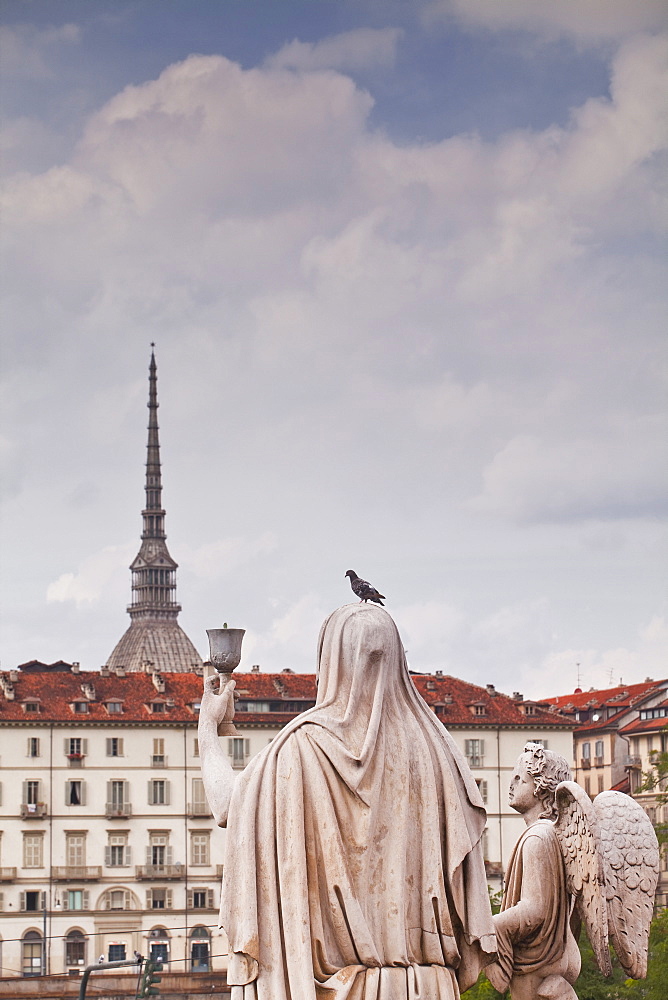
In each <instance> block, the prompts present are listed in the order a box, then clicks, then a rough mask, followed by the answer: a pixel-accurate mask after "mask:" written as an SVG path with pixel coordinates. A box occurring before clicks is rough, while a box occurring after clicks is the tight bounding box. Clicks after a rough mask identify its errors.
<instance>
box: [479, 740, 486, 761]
mask: <svg viewBox="0 0 668 1000" xmlns="http://www.w3.org/2000/svg"><path fill="white" fill-rule="evenodd" d="M479 745H480V756H481V757H484V756H485V741H484V740H480V744H479Z"/></svg>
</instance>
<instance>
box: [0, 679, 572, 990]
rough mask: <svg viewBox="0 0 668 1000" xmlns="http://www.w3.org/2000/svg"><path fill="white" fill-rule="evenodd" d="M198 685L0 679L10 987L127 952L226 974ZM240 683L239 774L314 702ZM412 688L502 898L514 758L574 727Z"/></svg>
mask: <svg viewBox="0 0 668 1000" xmlns="http://www.w3.org/2000/svg"><path fill="white" fill-rule="evenodd" d="M205 669H206V668H205ZM203 673H204V670H200V671H198V672H189V673H186V672H182V671H175V672H168V671H165V672H164V673H160V672H159V671H156V670H155V669H153V668H149V667H147V668H146V669H145V671H144V672H142V673H139V672H132V673H129V672H126V671H124V670H123V669H122V668H116V669H114V670H110V669H109V668H103V669H102V670H101V671H99V672H98V671H95V672H93V671H90V672H89V671H81V670H80V669H79V668H78V665H76V664H66V663H63V662H59V663H56V664H53V665H51V666H47V665H45V664H40V663H35V662H32V663H27V664H24V665H23V666H22V667H21V668H19V669H17V670H15V671H10V672H6V673H3V674H1V675H0V678H1V680H0V687H1V694H0V790H1V793H2V806H1V812H2V818H3V823H2V830H3V832H2V838H1V839H0V852H1V853H0V881H1V885H0V893H1V896H0V905H1V909H0V935H1V939H2V943H1V945H0V947H1V948H2V959H1V964H2V967H3V974H4V975H12V976H17V975H23V976H32V975H40V974H42V973H44V972H47V971H48V972H49V973H67V972H72V971H74V972H76V970H77V969H80V968H82V967H83V966H85V965H86V964H88V963H90V962H93V961H96V960H97V959H98V958H99V957H100V956H104V958H105V959H106V960H114V959H120V958H131V957H132V954H133V952H134V951H138V952H140V953H141V954H143V955H152V956H153V957H156V958H160V959H162V960H163V962H164V963H165V964H166V965H167V967H168V968H169V969H170V970H173V971H189V972H194V973H196V972H198V971H201V972H207V971H209V970H222V969H224V968H225V966H226V953H227V943H226V940H225V936H224V934H223V932H222V931H220V930H219V929H218V926H217V924H218V906H219V903H220V877H221V873H222V862H223V857H224V845H225V831H224V830H220V829H218V828H217V827H216V825H215V824H214V821H213V819H212V817H211V814H210V811H209V808H208V804H207V802H206V799H205V796H204V791H203V785H202V780H201V775H200V768H199V756H198V746H197V716H198V710H199V703H200V698H201V692H202V682H203V677H202V674H203ZM235 677H236V682H237V697H238V700H237V712H236V725H237V728H238V730H239V736H238V737H236V738H226V739H225V740H224V745H226V750H227V754H228V757H229V760H230V763H231V765H232V767H233V768H235V769H238V770H241V769H243V768H244V767H245V766H246V765H247V763H248V762H249V760H251V759H252V758H253V757H254V756H255V755H256V754H257V753H259V752H261V750H262V749H263V748H264V747H265V746H267V744H268V743H269V742H271V740H272V739H273V738H274V736H275V735H276V733H278V732H279V731H280V729H281V728H282V726H284V725H285V723H286V722H288V721H289V720H290V719H292V718H294V716H295V715H296V714H299V713H300V712H301V711H304V710H305V709H306V708H309V707H311V705H313V704H314V702H315V695H316V686H315V676H314V675H304V674H293V673H289V672H285V673H282V674H265V673H261V672H259V670H257V669H255V670H254V671H252V672H250V673H240V674H235ZM413 677H414V682H415V684H416V687H417V689H418V691H419V692H420V693H421V694H422V696H423V697H424V698H425V700H426V701H427V703H428V704H429V705H430V707H431V708H432V710H433V711H434V712H435V713H436V715H437V717H438V718H439V719H441V720H442V721H443V723H444V724H445V725H446V726H447V727H448V729H449V730H450V732H451V734H452V736H453V737H454V739H455V741H456V743H457V744H458V746H459V747H460V749H461V751H462V753H463V754H464V755H465V757H466V759H467V761H468V763H469V766H470V767H471V770H472V773H473V775H474V777H475V779H476V781H477V783H478V785H479V787H480V790H481V793H482V796H483V799H484V800H485V801H486V807H487V810H488V817H489V819H488V827H487V830H486V833H485V843H484V850H485V857H486V861H487V863H488V875H489V878H490V884H491V885H493V886H495V887H498V886H499V884H500V875H501V871H502V867H503V864H504V863H505V862H506V861H507V859H508V856H509V854H510V851H511V850H512V847H513V845H514V843H515V841H516V840H517V838H518V837H519V835H520V833H521V831H522V829H523V825H522V820H521V818H520V817H519V816H517V815H516V814H514V813H513V812H512V811H511V810H510V809H509V807H508V805H507V790H508V785H509V782H510V775H511V773H512V769H513V766H514V763H515V760H516V758H517V756H518V755H519V753H520V752H521V751H522V748H523V746H524V743H525V742H526V741H527V740H529V739H531V740H534V741H540V742H542V743H543V744H545V745H548V746H549V747H550V749H554V750H557V751H558V752H560V753H567V752H568V748H569V747H570V745H571V741H572V727H571V723H570V722H569V721H568V720H563V719H561V718H560V717H558V716H556V715H555V714H554V713H552V714H550V713H546V712H542V711H541V710H539V709H536V707H535V706H533V705H532V704H531V703H521V702H518V701H517V700H516V699H515V700H513V699H511V698H508V697H506V696H505V695H502V694H499V693H497V692H496V691H494V689H493V688H479V687H475V686H473V685H470V684H467V683H465V682H464V681H460V680H458V679H456V678H453V677H447V676H443V675H440V674H436V675H417V674H415V675H413ZM527 708H528V709H529V711H528V712H527Z"/></svg>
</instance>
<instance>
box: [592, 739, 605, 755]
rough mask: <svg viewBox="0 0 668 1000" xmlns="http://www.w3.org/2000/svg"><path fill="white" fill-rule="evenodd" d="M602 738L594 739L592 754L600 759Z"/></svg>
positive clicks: (602, 750) (602, 751)
mask: <svg viewBox="0 0 668 1000" xmlns="http://www.w3.org/2000/svg"><path fill="white" fill-rule="evenodd" d="M603 753H604V749H603V740H596V745H595V747H594V756H595V757H598V758H599V759H601V758H602V757H603Z"/></svg>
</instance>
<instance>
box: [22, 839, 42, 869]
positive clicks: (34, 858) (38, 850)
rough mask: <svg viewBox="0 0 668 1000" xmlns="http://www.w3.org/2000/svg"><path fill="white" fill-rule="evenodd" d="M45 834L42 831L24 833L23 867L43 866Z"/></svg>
mask: <svg viewBox="0 0 668 1000" xmlns="http://www.w3.org/2000/svg"><path fill="white" fill-rule="evenodd" d="M43 846H44V835H43V834H41V833H24V834H23V867H24V868H43V867H44V858H43V854H44V852H43Z"/></svg>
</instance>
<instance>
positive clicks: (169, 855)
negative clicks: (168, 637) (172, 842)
mask: <svg viewBox="0 0 668 1000" xmlns="http://www.w3.org/2000/svg"><path fill="white" fill-rule="evenodd" d="M165 864H166V865H172V864H174V848H173V847H166V848H165Z"/></svg>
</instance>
